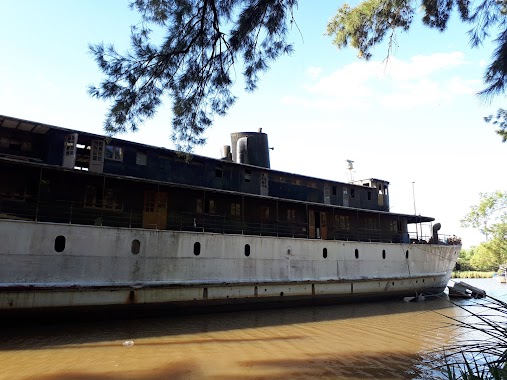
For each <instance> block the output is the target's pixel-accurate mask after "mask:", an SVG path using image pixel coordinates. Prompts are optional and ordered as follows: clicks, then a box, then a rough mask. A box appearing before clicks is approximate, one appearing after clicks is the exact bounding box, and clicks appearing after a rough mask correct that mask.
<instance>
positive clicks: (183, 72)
mask: <svg viewBox="0 0 507 380" xmlns="http://www.w3.org/2000/svg"><path fill="white" fill-rule="evenodd" d="M296 6H297V0H133V1H132V3H131V7H133V8H134V9H136V10H137V11H138V12H139V13H140V15H141V17H142V23H141V24H140V25H138V26H134V27H132V30H131V50H130V51H127V52H126V53H124V54H120V53H118V52H117V51H116V49H115V48H114V46H113V45H108V46H105V45H104V44H97V45H90V49H91V52H92V54H93V55H94V58H95V60H96V62H97V64H98V65H99V67H100V69H101V70H102V72H103V73H104V74H105V77H106V78H105V80H104V81H102V83H100V84H99V85H98V86H90V88H89V93H90V94H91V95H92V96H94V97H97V98H100V99H104V100H107V101H110V102H112V105H111V107H110V109H109V111H108V114H107V117H106V120H105V123H104V129H105V130H106V132H108V133H111V134H114V133H118V132H125V131H127V130H132V131H136V130H137V129H138V127H139V125H141V124H142V123H143V122H144V121H145V120H146V119H149V118H151V117H153V116H154V114H155V113H156V111H157V109H158V108H159V106H160V105H161V104H162V101H163V96H165V95H167V96H169V97H170V98H171V101H172V111H173V125H172V127H173V134H172V139H173V141H174V142H175V143H176V146H177V148H178V149H181V150H185V151H189V150H191V149H192V147H193V146H195V145H198V144H203V143H204V142H205V140H204V138H203V132H204V131H205V130H206V129H207V128H208V127H210V126H211V125H212V123H213V118H214V116H217V115H225V114H226V113H227V111H228V109H229V108H230V107H231V105H232V104H233V103H234V101H235V96H234V95H233V93H232V91H231V88H232V85H233V84H234V79H235V78H234V68H235V64H237V63H238V62H240V63H241V64H242V67H243V76H244V78H245V83H246V89H247V90H248V91H253V90H254V89H255V88H256V85H257V82H258V80H259V74H260V73H261V72H263V71H265V70H267V69H268V67H269V64H270V62H271V61H273V60H275V59H276V58H278V57H279V56H280V55H281V54H287V53H290V52H291V51H292V46H291V45H290V44H289V43H287V34H288V31H289V26H290V25H291V24H292V23H293V21H294V19H293V9H294V8H295V7H296ZM152 28H158V29H157V30H158V31H160V30H162V31H163V32H164V33H165V35H164V37H163V38H162V39H161V41H160V43H159V44H157V45H156V44H154V43H153V42H152V35H153V30H152Z"/></svg>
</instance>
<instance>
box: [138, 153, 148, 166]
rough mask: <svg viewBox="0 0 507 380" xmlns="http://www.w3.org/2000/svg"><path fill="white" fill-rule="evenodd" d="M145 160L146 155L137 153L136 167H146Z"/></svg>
mask: <svg viewBox="0 0 507 380" xmlns="http://www.w3.org/2000/svg"><path fill="white" fill-rule="evenodd" d="M146 162H147V158H146V153H144V152H137V153H136V165H141V166H146Z"/></svg>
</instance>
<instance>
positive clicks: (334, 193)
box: [332, 186, 336, 195]
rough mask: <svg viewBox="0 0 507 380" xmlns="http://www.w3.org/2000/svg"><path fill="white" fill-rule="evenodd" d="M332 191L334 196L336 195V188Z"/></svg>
mask: <svg viewBox="0 0 507 380" xmlns="http://www.w3.org/2000/svg"><path fill="white" fill-rule="evenodd" d="M332 190H333V195H336V186H333V188H332Z"/></svg>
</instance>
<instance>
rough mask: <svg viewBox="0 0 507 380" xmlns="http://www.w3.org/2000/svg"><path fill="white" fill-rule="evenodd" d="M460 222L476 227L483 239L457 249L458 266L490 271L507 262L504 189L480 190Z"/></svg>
mask: <svg viewBox="0 0 507 380" xmlns="http://www.w3.org/2000/svg"><path fill="white" fill-rule="evenodd" d="M461 224H462V226H463V227H472V228H476V229H478V230H479V231H480V232H481V233H482V234H483V235H484V236H485V238H486V241H485V242H483V243H481V244H479V245H478V246H476V247H472V248H470V249H463V250H462V251H461V252H460V256H459V259H458V264H459V266H460V270H480V271H491V270H497V269H498V267H499V266H500V265H502V264H507V192H505V191H496V192H492V193H482V194H481V195H480V202H479V204H478V205H474V206H472V207H471V208H470V212H469V213H468V214H467V215H466V216H465V217H464V218H463V219H462V220H461Z"/></svg>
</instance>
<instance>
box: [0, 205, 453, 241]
mask: <svg viewBox="0 0 507 380" xmlns="http://www.w3.org/2000/svg"><path fill="white" fill-rule="evenodd" d="M0 219H18V220H32V221H39V222H52V223H66V224H80V225H95V226H109V227H124V228H150V229H167V230H175V231H196V232H213V233H222V234H240V235H258V236H275V237H292V238H310V229H309V226H308V224H307V223H294V222H287V221H277V222H270V223H264V222H252V221H249V222H246V221H242V220H241V219H240V218H237V219H231V218H227V217H225V216H220V215H215V214H190V213H170V214H169V215H167V217H166V218H165V220H160V221H159V222H158V223H152V224H146V225H144V226H143V212H142V210H133V209H132V210H124V209H116V210H115V209H113V208H112V206H111V205H102V207H101V205H93V206H91V205H87V204H85V203H84V202H75V201H56V202H29V201H24V200H16V199H4V198H0ZM312 238H315V239H324V240H344V241H366V242H389V243H401V242H404V243H408V242H410V243H413V244H427V243H430V242H431V240H430V238H429V237H425V236H423V237H422V236H414V234H410V236H407V234H405V236H403V234H402V233H401V232H393V231H382V230H378V229H367V228H356V229H352V228H351V229H338V228H334V229H333V228H327V229H319V228H316V229H314V231H313V232H312ZM456 239H458V238H456V237H455V236H447V235H442V234H439V243H440V244H461V240H459V241H458V240H456Z"/></svg>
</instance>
